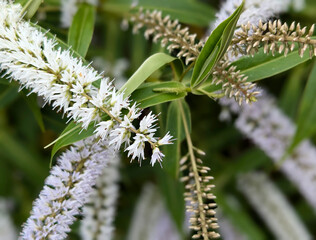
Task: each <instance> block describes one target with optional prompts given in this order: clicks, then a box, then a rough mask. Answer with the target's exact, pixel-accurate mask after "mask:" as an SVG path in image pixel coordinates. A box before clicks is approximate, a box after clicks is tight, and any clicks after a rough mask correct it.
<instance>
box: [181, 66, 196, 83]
mask: <svg viewBox="0 0 316 240" xmlns="http://www.w3.org/2000/svg"><path fill="white" fill-rule="evenodd" d="M194 64H195V61H193V62H191V64H190V65H189V66H188V67H187V68H186V69H185V70H184V72H183V73H182V74H181V76H180V78H179V82H182V80H183V78H184V76H185V75H186V74H187V73H188V72H189V71H190V69H191V68H192V67H193V66H194Z"/></svg>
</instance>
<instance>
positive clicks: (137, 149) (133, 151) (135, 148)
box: [125, 133, 147, 160]
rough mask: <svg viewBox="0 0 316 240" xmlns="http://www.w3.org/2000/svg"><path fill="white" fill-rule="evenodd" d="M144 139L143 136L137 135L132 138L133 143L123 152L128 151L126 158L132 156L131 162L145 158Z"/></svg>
mask: <svg viewBox="0 0 316 240" xmlns="http://www.w3.org/2000/svg"><path fill="white" fill-rule="evenodd" d="M146 140H147V139H146V138H145V136H144V134H140V133H137V134H136V136H135V137H134V143H133V144H131V145H130V146H129V147H128V148H126V150H125V151H128V156H130V155H132V160H133V159H135V158H139V159H140V158H142V159H144V158H145V154H144V149H145V141H146Z"/></svg>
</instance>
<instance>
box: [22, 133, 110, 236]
mask: <svg viewBox="0 0 316 240" xmlns="http://www.w3.org/2000/svg"><path fill="white" fill-rule="evenodd" d="M96 143H98V144H96ZM108 145H109V144H108V142H106V141H100V142H98V139H95V138H93V137H89V138H87V139H85V140H83V141H80V142H77V143H76V144H74V146H73V147H71V148H70V149H69V150H68V151H66V152H64V153H63V154H62V155H61V156H60V157H59V159H58V160H57V165H56V166H54V167H53V168H52V170H51V175H50V176H48V177H47V179H46V181H45V186H44V188H43V190H42V191H41V192H40V194H39V197H38V198H37V199H36V200H35V201H34V205H33V209H32V211H31V216H30V217H29V218H28V220H27V221H26V223H25V224H24V226H23V230H22V232H21V235H20V239H21V240H22V239H25V240H30V239H36V240H37V239H50V240H54V239H64V238H66V237H67V233H68V232H69V231H70V225H71V224H72V223H73V222H74V221H75V220H76V215H78V214H79V213H80V209H81V207H82V206H83V204H84V203H85V202H86V201H87V199H88V197H89V195H90V193H91V191H92V190H93V189H92V186H94V185H95V183H96V179H97V177H98V176H99V175H100V174H101V172H102V170H103V168H104V167H105V166H106V165H107V162H108V161H109V159H112V158H113V154H114V152H113V149H111V148H109V147H108Z"/></svg>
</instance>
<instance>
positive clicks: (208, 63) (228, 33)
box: [191, 1, 244, 88]
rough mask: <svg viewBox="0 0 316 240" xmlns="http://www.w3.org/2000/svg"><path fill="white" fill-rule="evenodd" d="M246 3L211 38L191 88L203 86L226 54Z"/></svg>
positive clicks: (196, 65)
mask: <svg viewBox="0 0 316 240" xmlns="http://www.w3.org/2000/svg"><path fill="white" fill-rule="evenodd" d="M243 6H244V1H243V2H242V3H241V5H240V6H239V7H238V8H237V9H236V10H235V12H234V13H233V14H232V15H231V16H230V17H229V18H227V19H226V20H225V21H223V22H222V23H221V24H220V25H219V26H218V27H217V28H216V29H215V30H214V31H213V32H212V34H211V35H210V36H209V38H208V39H207V41H206V43H205V45H204V47H203V49H202V51H201V53H200V55H199V56H198V58H197V60H196V64H195V66H194V69H193V74H192V79H191V86H192V87H193V88H195V87H197V86H198V85H200V84H202V83H203V82H204V81H205V80H206V79H207V78H208V77H209V75H210V74H211V71H212V69H213V68H214V66H215V65H216V63H217V62H218V61H219V60H220V59H221V58H222V57H223V55H224V54H225V52H226V50H227V48H228V46H229V44H230V41H231V39H232V37H233V34H234V31H235V28H236V24H237V21H238V19H239V16H240V14H241V12H242V9H243Z"/></svg>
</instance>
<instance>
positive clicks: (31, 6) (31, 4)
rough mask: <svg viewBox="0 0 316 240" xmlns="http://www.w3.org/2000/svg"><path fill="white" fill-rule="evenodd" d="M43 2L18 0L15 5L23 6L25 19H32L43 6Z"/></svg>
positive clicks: (38, 0) (40, 0)
mask: <svg viewBox="0 0 316 240" xmlns="http://www.w3.org/2000/svg"><path fill="white" fill-rule="evenodd" d="M42 2H43V0H17V1H15V3H19V4H21V6H22V12H21V13H22V14H23V13H25V16H24V18H26V19H30V18H32V17H33V16H34V14H35V13H36V11H37V9H38V8H39V6H40V5H41V3H42Z"/></svg>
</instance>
